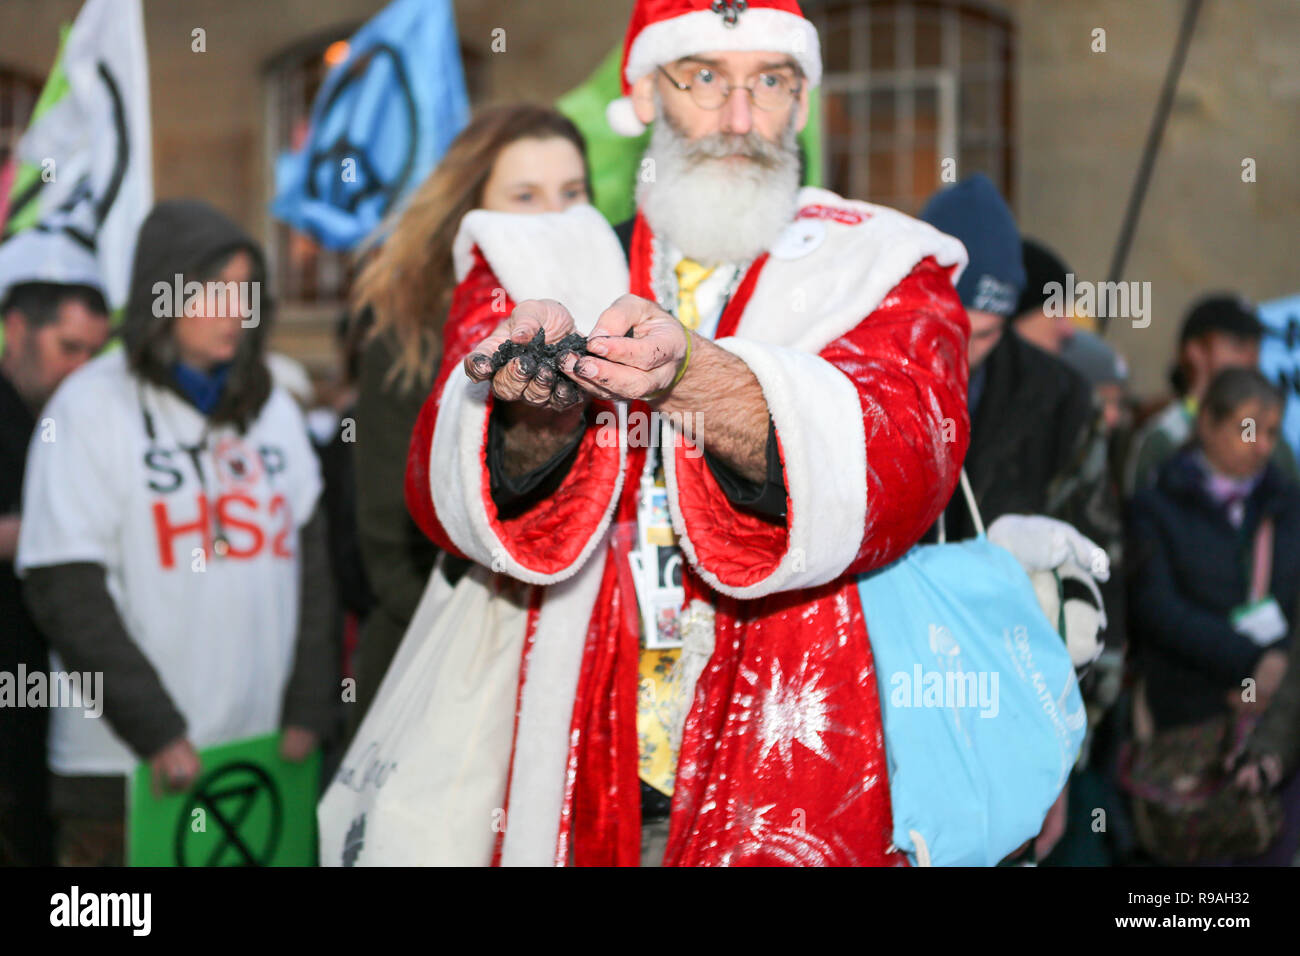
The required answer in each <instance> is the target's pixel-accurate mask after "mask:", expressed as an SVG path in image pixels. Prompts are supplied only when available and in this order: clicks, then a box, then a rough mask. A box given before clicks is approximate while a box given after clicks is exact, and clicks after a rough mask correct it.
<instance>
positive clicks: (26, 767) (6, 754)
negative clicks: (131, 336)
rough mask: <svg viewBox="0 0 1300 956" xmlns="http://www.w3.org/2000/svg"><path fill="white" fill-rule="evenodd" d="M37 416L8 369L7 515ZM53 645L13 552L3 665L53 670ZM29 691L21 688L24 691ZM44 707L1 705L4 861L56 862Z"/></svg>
mask: <svg viewBox="0 0 1300 956" xmlns="http://www.w3.org/2000/svg"><path fill="white" fill-rule="evenodd" d="M35 427H36V419H35V417H34V416H33V415H32V412H31V409H29V408H28V407H27V406H26V405H25V404H23V401H22V399H21V398H19V396H18V393H17V392H16V391H15V390H14V388H13V386H12V385H11V384H10V383H9V380H8V379H7V378H5V377H4V375H3V374H0V517H4V516H10V515H15V514H17V513H18V507H19V499H20V496H21V494H22V487H23V470H24V467H25V465H26V463H27V443H28V442H29V441H30V440H31V437H32V431H33V429H35ZM49 653H50V652H49V649H48V648H47V647H46V646H45V640H44V638H42V637H41V635H40V632H38V631H37V630H36V625H35V624H34V623H32V619H31V618H30V617H29V616H28V614H27V608H26V607H25V606H24V604H23V600H22V591H21V586H20V584H19V581H18V576H17V575H16V574H14V564H13V561H12V560H11V559H8V558H6V559H4V560H0V671H2V672H5V673H8V674H14V675H17V673H18V668H19V666H20V665H22V666H24V667H26V669H27V672H28V673H32V672H33V671H47V670H49V666H50V662H49ZM19 692H20V693H21V692H22V691H21V690H20V691H19ZM48 724H49V711H48V710H46V709H45V708H43V707H0V866H14V865H22V866H48V865H49V864H50V863H52V862H53V861H52V859H51V856H50V849H51V843H50V839H51V834H50V826H49V820H48V817H47V812H46V811H47V806H46V805H47V803H48V794H47V786H46V776H45V737H46V733H47V730H48Z"/></svg>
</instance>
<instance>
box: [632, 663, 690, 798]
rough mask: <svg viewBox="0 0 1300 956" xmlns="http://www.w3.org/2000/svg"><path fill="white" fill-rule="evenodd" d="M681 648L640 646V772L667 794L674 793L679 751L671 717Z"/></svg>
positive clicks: (638, 741) (638, 769)
mask: <svg viewBox="0 0 1300 956" xmlns="http://www.w3.org/2000/svg"><path fill="white" fill-rule="evenodd" d="M680 656H681V648H679V647H672V648H665V649H663V650H658V649H651V648H646V647H643V648H641V660H640V665H639V667H638V671H639V672H640V673H639V674H638V675H637V685H638V686H637V701H636V736H637V758H638V761H637V763H638V766H637V776H639V777H640V778H641V779H642V780H644V781H645V782H646V783H648V784H650V786H652V787H654V788H655V789H656V790H658V791H659V792H660V793H662V794H664V795H665V796H668V797H671V796H672V795H673V784H674V783H675V782H676V777H677V754H676V752H675V751H674V749H673V744H672V736H671V734H670V733H669V724H670V722H671V720H672V711H671V706H670V705H671V702H672V699H673V684H674V676H675V675H674V670H673V669H674V666H675V665H676V664H677V658H678V657H680Z"/></svg>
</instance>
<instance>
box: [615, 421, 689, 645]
mask: <svg viewBox="0 0 1300 956" xmlns="http://www.w3.org/2000/svg"><path fill="white" fill-rule="evenodd" d="M636 518H637V520H636V524H637V535H636V542H635V544H634V546H633V548H632V550H631V551H630V552H629V554H628V560H629V561H630V562H631V564H632V578H633V580H634V581H635V582H636V596H637V604H638V606H639V607H640V611H641V633H642V639H643V641H644V643H645V646H646V648H647V649H657V648H658V649H662V648H670V647H681V645H682V640H681V635H680V633H679V632H678V617H679V615H680V612H681V607H682V602H683V601H684V600H685V591H684V590H683V588H682V551H681V548H680V547H679V546H678V544H677V536H676V534H674V532H673V523H672V517H671V515H670V514H669V512H668V487H667V482H666V480H665V478H664V469H663V463H662V462H661V461H660V458H659V449H658V448H657V447H656V446H653V445H652V446H651V447H650V448H649V449H647V454H646V464H645V470H644V471H642V473H641V487H640V494H639V496H638V501H637V514H636Z"/></svg>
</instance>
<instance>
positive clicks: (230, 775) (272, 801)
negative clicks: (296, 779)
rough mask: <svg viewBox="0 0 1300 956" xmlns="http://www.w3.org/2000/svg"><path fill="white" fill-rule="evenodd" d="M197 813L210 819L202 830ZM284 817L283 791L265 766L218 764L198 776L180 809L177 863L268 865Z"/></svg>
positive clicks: (196, 864) (176, 840)
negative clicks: (195, 821)
mask: <svg viewBox="0 0 1300 956" xmlns="http://www.w3.org/2000/svg"><path fill="white" fill-rule="evenodd" d="M200 810H201V811H202V816H199V815H198V814H197V813H196V811H200ZM196 819H205V825H204V826H203V827H202V828H201V829H199V830H198V832H196V831H195V827H194V826H193V821H194V820H196ZM283 823H284V807H283V802H282V800H281V798H280V791H279V789H278V788H277V787H276V785H275V782H274V781H273V780H272V779H271V778H270V776H268V775H267V773H266V771H264V770H263V769H262V768H261V767H258V766H257V765H256V764H251V763H230V764H226V765H224V766H222V767H218V768H217V769H216V770H214V771H212V772H211V773H210V774H208V775H207V776H205V777H203V778H202V779H200V780H199V782H198V784H197V786H195V788H194V793H193V794H192V795H191V796H190V799H189V802H188V803H186V805H185V810H184V812H183V813H182V814H181V815H180V819H179V821H178V822H177V825H176V839H175V851H176V865H177V866H266V865H267V864H268V863H270V861H271V860H272V859H273V858H274V856H275V851H276V848H277V847H278V846H279V844H280V835H281V832H282V830H283Z"/></svg>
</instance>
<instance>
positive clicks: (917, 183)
mask: <svg viewBox="0 0 1300 956" xmlns="http://www.w3.org/2000/svg"><path fill="white" fill-rule="evenodd" d="M804 9H805V12H806V14H807V15H808V17H809V18H810V19H812V20H813V22H814V23H815V24H816V25H817V29H818V32H819V33H820V35H821V38H822V55H823V57H824V62H825V70H824V72H825V77H824V79H823V81H822V88H821V95H822V128H823V137H824V149H823V160H822V161H823V169H822V179H823V182H825V183H826V185H827V187H828V188H830V189H833V190H835V191H836V192H839V193H841V194H843V195H845V196H848V197H852V198H856V199H866V200H869V201H871V202H876V203H880V204H882V205H886V206H893V207H894V208H897V209H900V210H902V211H903V212H907V213H910V214H913V215H914V214H916V213H917V212H919V211H920V209H921V207H922V205H924V203H925V200H926V198H928V197H929V196H930V195H931V194H932V193H933V192H934V191H935V190H937V189H938V188H940V187H941V186H944V185H947V184H948V182H949V181H953V180H960V179H964V178H965V177H966V176H969V175H970V174H971V173H974V172H983V173H986V174H987V175H988V176H989V178H990V179H992V180H993V182H994V183H996V184H997V186H998V188H999V189H1001V190H1002V193H1003V195H1004V196H1006V197H1007V199H1008V201H1010V199H1011V187H1012V183H1013V178H1012V159H1013V157H1012V147H1011V130H1012V85H1011V84H1012V64H1013V55H1014V48H1013V45H1014V33H1013V27H1012V23H1011V20H1010V18H1009V17H1008V16H1007V15H1006V14H1004V13H1002V12H1000V11H999V10H998V9H996V8H995V7H993V6H991V5H989V4H985V3H977V2H956V0H865V2H864V0H808V2H806V3H805V5H804ZM945 160H952V161H953V162H952V163H951V164H948V166H947V168H950V169H951V170H952V174H953V175H952V176H951V177H945V178H941V176H942V174H943V173H944V171H945V163H944V161H945Z"/></svg>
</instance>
